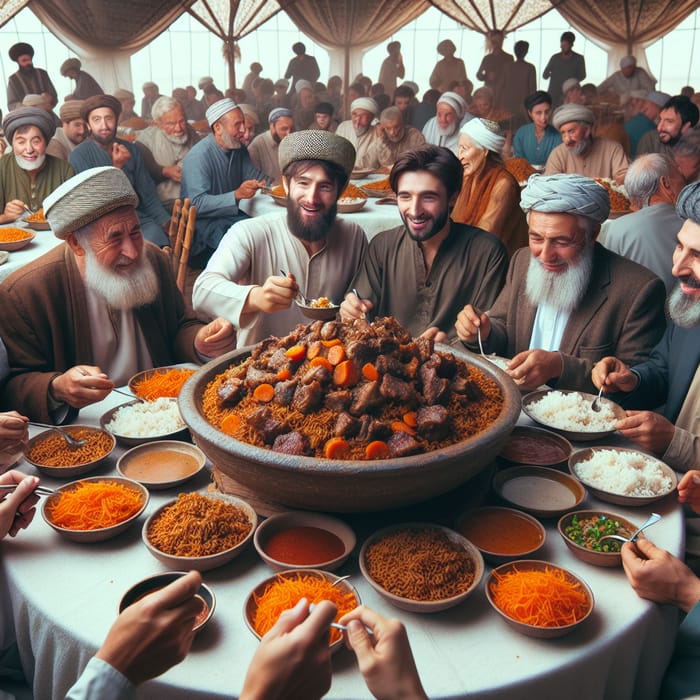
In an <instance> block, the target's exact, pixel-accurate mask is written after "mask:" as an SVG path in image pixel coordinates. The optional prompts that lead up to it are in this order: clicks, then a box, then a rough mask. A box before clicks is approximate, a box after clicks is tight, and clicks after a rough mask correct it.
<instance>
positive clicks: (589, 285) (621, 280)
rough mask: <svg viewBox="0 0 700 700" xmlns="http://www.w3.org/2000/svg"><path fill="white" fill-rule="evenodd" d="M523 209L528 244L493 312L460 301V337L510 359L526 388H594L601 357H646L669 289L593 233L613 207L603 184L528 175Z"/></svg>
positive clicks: (516, 258)
mask: <svg viewBox="0 0 700 700" xmlns="http://www.w3.org/2000/svg"><path fill="white" fill-rule="evenodd" d="M520 206H521V207H522V208H523V210H524V211H526V212H527V213H528V225H529V248H521V249H520V250H518V251H517V252H516V253H515V255H514V256H513V257H512V259H511V261H510V267H509V269H508V274H507V276H506V284H505V287H503V290H502V291H501V293H500V294H499V296H498V298H497V299H496V301H495V303H494V305H493V306H492V307H491V309H490V310H489V311H487V312H486V313H483V312H482V311H480V310H478V309H475V308H474V307H473V306H471V305H469V306H465V307H464V309H463V310H462V311H461V312H460V313H459V316H458V317H457V323H456V329H457V334H458V336H459V337H460V338H461V339H462V341H463V342H464V343H467V344H473V343H475V342H476V341H477V339H478V338H477V329H479V328H480V329H481V339H482V341H483V345H484V349H485V350H486V351H487V352H495V353H497V354H499V355H504V356H506V357H509V358H511V357H512V358H513V359H512V360H511V362H510V364H509V365H508V369H507V372H508V374H509V375H510V376H511V377H512V378H513V379H514V380H515V382H516V383H517V384H519V385H520V386H521V387H522V388H523V389H534V388H536V387H537V386H539V385H540V384H544V383H549V384H550V385H552V386H556V387H558V388H562V389H578V390H582V391H593V390H594V387H593V383H592V382H591V378H590V374H591V369H592V368H593V365H594V363H595V362H597V361H598V360H600V359H601V358H602V357H604V356H606V355H615V356H617V357H623V356H624V357H625V358H627V359H625V360H624V361H625V362H626V363H627V364H636V363H638V362H643V361H644V360H646V359H647V357H648V356H649V353H650V352H651V350H652V348H653V347H654V345H655V344H656V342H657V341H658V340H659V338H660V337H661V335H662V334H663V332H664V329H665V326H666V321H665V317H664V300H665V296H666V294H665V288H664V284H663V282H662V281H661V280H660V279H659V278H658V277H657V276H656V275H654V274H653V273H652V272H650V271H649V270H647V269H646V268H645V267H642V266H641V265H638V264H637V263H634V262H632V261H631V260H627V259H625V258H622V257H620V256H619V255H616V254H615V253H612V252H610V251H608V250H606V249H605V248H603V246H601V245H600V244H599V243H596V242H595V238H596V236H597V235H598V232H599V231H600V224H601V223H602V222H603V221H604V220H605V219H606V218H607V217H608V214H609V213H610V200H609V196H608V193H607V190H606V189H605V188H604V187H602V186H601V185H599V184H598V183H597V182H595V180H592V179H590V178H587V177H583V176H581V175H564V174H558V175H551V176H541V175H533V176H531V177H530V179H529V180H528V184H527V187H526V188H525V190H524V191H523V193H522V196H521V200H520Z"/></svg>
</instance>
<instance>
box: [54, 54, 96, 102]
mask: <svg viewBox="0 0 700 700" xmlns="http://www.w3.org/2000/svg"><path fill="white" fill-rule="evenodd" d="M61 75H62V76H63V77H65V78H70V79H71V80H75V90H73V92H72V93H71V94H70V95H67V96H66V101H68V100H87V98H88V97H92V96H93V95H103V94H104V90H103V89H102V88H101V87H100V85H99V83H98V82H97V81H96V80H95V79H94V78H93V77H92V76H91V75H90V73H87V72H86V71H84V70H83V64H82V63H81V62H80V61H79V60H78V59H77V58H68V59H66V60H65V61H63V63H62V64H61Z"/></svg>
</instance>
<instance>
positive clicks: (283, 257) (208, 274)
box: [192, 130, 367, 398]
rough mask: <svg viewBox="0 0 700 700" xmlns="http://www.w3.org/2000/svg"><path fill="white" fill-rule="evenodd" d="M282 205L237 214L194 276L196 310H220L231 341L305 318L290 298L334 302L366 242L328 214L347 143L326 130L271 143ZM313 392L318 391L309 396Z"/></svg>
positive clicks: (349, 158) (347, 156) (283, 330)
mask: <svg viewBox="0 0 700 700" xmlns="http://www.w3.org/2000/svg"><path fill="white" fill-rule="evenodd" d="M279 159H280V170H281V171H282V184H283V186H284V189H285V192H286V194H287V211H286V212H285V213H281V214H266V215H265V216H260V217H256V218H254V219H248V220H247V221H239V222H238V223H237V224H235V226H233V227H232V228H231V229H230V230H229V231H228V233H227V234H226V235H225V236H224V238H223V240H222V241H221V243H220V245H219V247H218V248H217V250H216V251H215V252H214V254H213V255H212V257H211V259H210V260H209V263H208V264H207V267H206V269H205V270H204V272H202V274H201V275H200V276H199V277H198V278H197V280H196V282H195V285H194V290H193V294H192V299H193V302H194V307H195V310H196V311H197V314H198V316H199V317H200V318H201V317H202V315H209V316H223V317H225V318H227V319H228V320H229V321H231V322H232V323H233V325H234V326H235V327H236V329H237V330H238V346H239V347H241V346H245V345H252V344H253V343H257V342H258V341H260V340H262V339H263V338H266V337H267V336H269V335H277V336H283V335H286V334H287V333H289V332H290V331H291V330H292V329H293V328H294V327H295V326H296V325H297V324H299V323H305V322H306V319H305V317H304V316H303V314H302V313H301V311H300V309H299V307H298V306H297V305H296V304H295V303H294V300H295V299H296V298H298V297H299V294H300V293H301V294H303V295H304V297H306V298H307V299H314V298H318V297H327V298H328V299H330V300H331V302H333V303H336V304H338V303H340V301H341V300H342V298H343V294H344V293H345V290H346V289H347V288H348V286H349V285H350V280H351V279H352V278H353V276H354V274H355V271H356V270H357V267H358V266H359V264H360V260H361V259H362V256H363V254H364V252H365V249H366V248H367V240H366V238H365V234H364V232H363V230H362V229H361V228H360V227H359V226H358V225H357V224H355V223H351V222H349V221H344V220H342V219H338V218H336V212H337V201H338V198H339V197H340V195H341V193H342V191H343V189H344V188H345V186H346V184H347V182H348V178H349V177H350V173H351V171H352V169H353V167H354V164H355V149H354V148H353V146H352V144H351V143H350V142H349V141H348V140H347V139H345V138H343V137H341V136H338V135H337V134H332V133H330V132H328V131H320V130H307V131H296V132H293V133H291V134H289V135H288V136H286V137H285V138H284V139H283V140H282V142H281V143H280V146H279ZM317 398H319V397H317Z"/></svg>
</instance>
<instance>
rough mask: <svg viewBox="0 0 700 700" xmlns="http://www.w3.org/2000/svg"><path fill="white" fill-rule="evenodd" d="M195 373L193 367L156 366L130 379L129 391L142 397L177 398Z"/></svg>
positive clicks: (153, 398)
mask: <svg viewBox="0 0 700 700" xmlns="http://www.w3.org/2000/svg"><path fill="white" fill-rule="evenodd" d="M194 373H195V370H194V369H193V368H191V367H156V368H155V369H146V370H144V371H143V372H138V373H137V374H135V375H134V376H133V377H132V378H131V379H130V380H129V391H131V393H132V394H134V395H135V396H138V397H139V398H140V399H145V400H146V401H155V400H156V399H160V398H163V397H166V398H177V396H178V395H179V393H180V390H181V389H182V387H183V385H184V384H185V382H186V381H187V380H188V379H189V378H190V377H191V376H192V375H193V374H194Z"/></svg>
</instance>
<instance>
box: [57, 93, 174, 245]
mask: <svg viewBox="0 0 700 700" xmlns="http://www.w3.org/2000/svg"><path fill="white" fill-rule="evenodd" d="M120 111H121V103H120V102H119V100H118V99H117V98H116V97H113V96H112V95H94V96H93V97H89V98H88V99H87V100H85V101H84V102H83V108H82V112H81V114H82V117H83V119H85V121H86V122H87V125H88V128H89V129H90V136H89V138H87V139H86V140H85V141H83V143H81V144H80V145H79V146H77V147H76V148H75V150H74V151H73V152H72V153H71V154H70V156H69V158H68V159H69V160H70V163H71V165H72V166H73V167H74V168H75V172H76V173H81V172H83V170H88V169H89V168H98V167H104V166H107V165H112V166H114V167H115V168H119V169H120V170H122V171H123V172H124V174H125V175H126V177H127V178H128V180H129V182H130V183H131V186H132V187H133V188H134V191H135V192H136V194H137V195H138V198H139V201H138V204H137V206H136V214H137V215H138V217H139V223H140V224H141V232H142V233H143V236H144V238H145V239H146V240H147V241H150V242H151V243H155V244H156V245H157V246H164V245H167V243H168V237H167V236H166V233H165V232H166V231H167V229H168V224H169V222H170V216H169V214H168V212H167V211H165V208H164V207H163V205H162V204H161V201H160V199H159V198H158V192H157V190H156V185H155V183H154V182H153V178H152V177H151V176H150V174H149V172H148V168H147V167H146V163H145V161H144V158H143V155H142V153H141V150H140V149H139V148H138V147H137V146H135V145H134V144H133V143H132V142H131V141H126V140H125V139H120V138H117V123H118V119H119V112H120Z"/></svg>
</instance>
